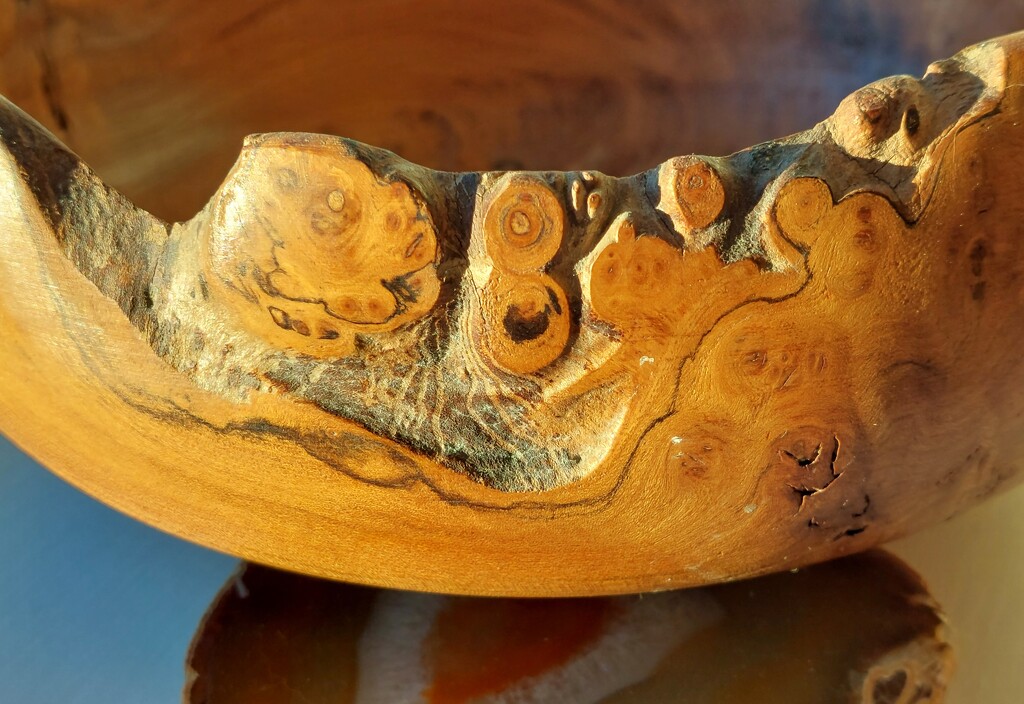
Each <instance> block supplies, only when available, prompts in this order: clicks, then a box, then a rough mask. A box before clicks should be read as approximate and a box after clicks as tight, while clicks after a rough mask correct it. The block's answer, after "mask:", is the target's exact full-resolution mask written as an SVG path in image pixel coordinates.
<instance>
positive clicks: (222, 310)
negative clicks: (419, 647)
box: [0, 35, 1024, 595]
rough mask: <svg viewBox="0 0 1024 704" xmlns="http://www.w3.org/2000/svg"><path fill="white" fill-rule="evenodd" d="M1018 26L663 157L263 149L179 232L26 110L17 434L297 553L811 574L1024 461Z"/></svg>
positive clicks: (432, 569) (68, 465)
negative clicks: (702, 152) (595, 164)
mask: <svg viewBox="0 0 1024 704" xmlns="http://www.w3.org/2000/svg"><path fill="white" fill-rule="evenodd" d="M1022 61H1024V53H1022V39H1021V38H1020V36H1016V35H1015V36H1010V37H1007V38H1004V39H1002V40H998V41H995V42H990V43H986V44H983V45H979V46H977V47H974V48H972V49H971V50H968V51H967V52H965V53H963V54H961V55H959V56H958V57H957V58H955V59H952V60H950V61H947V62H943V63H940V64H936V65H934V66H933V67H932V68H930V69H929V71H928V73H927V74H926V75H925V76H924V77H923V78H922V79H912V78H909V77H899V78H894V79H886V80H883V81H880V82H878V83H875V84H872V85H871V86H869V87H867V88H865V89H862V90H859V91H857V92H855V93H854V94H852V95H851V96H850V97H849V98H847V99H845V100H844V101H842V102H841V103H840V106H839V108H838V110H837V111H836V112H835V114H834V115H833V116H832V117H830V118H829V119H827V120H826V121H824V122H822V123H820V124H819V125H818V126H816V127H814V128H812V129H810V130H808V131H806V132H803V133H799V134H797V135H794V136H792V137H789V138H785V139H781V140H777V141H775V142H770V143H767V144H764V145H761V146H759V147H755V148H752V149H750V150H745V151H743V152H740V153H737V154H735V155H733V156H731V157H725V158H711V157H683V158H673V159H669V160H667V161H665V162H664V163H662V164H661V165H660V166H658V167H655V168H653V169H651V170H649V171H646V172H643V173H641V174H639V175H637V176H633V177H626V178H616V177H612V176H608V175H605V174H603V173H600V172H598V171H592V170H585V171H574V172H527V171H514V172H506V171H497V172H484V173H478V172H459V173H455V172H441V171H433V170H430V169H427V168H424V167H421V166H417V165H414V164H411V163H409V162H406V161H404V160H402V159H401V158H399V157H396V156H395V155H394V154H391V153H389V152H385V151H383V150H380V149H377V148H373V147H368V146H365V145H363V144H360V143H357V142H352V141H348V140H343V139H339V138H334V137H327V136H322V135H310V134H299V133H274V134H265V135H259V136H255V137H252V138H250V139H249V140H248V141H247V142H246V143H245V145H244V147H243V149H242V152H241V154H240V156H239V157H238V160H237V161H236V163H235V165H234V167H232V168H231V170H230V172H229V174H228V176H227V179H226V180H225V181H224V182H223V183H222V185H221V186H220V187H219V188H218V189H217V191H216V193H215V195H214V197H213V199H212V200H211V201H210V202H209V203H208V205H207V206H206V207H205V208H204V209H203V210H202V211H201V212H200V213H199V214H198V215H197V216H196V217H194V218H192V219H191V220H188V221H186V222H182V223H177V224H169V223H166V222H164V221H163V220H161V219H159V218H157V217H155V216H153V215H150V214H149V213H148V212H146V211H144V210H141V209H139V208H137V207H136V206H135V205H133V204H132V203H131V202H129V201H128V200H126V199H125V198H124V197H122V196H121V195H120V194H118V193H117V192H116V191H113V190H111V189H109V188H108V187H107V186H106V185H105V184H104V183H103V182H102V181H101V180H100V179H99V178H98V177H97V176H96V175H95V174H94V173H93V172H92V171H91V170H89V169H88V167H86V166H84V165H83V164H82V162H80V161H79V159H78V158H77V157H76V156H74V155H73V154H71V153H70V152H68V151H66V150H65V148H64V147H62V146H61V145H60V143H59V142H58V141H56V140H55V139H54V138H53V137H52V136H51V135H49V134H47V133H46V132H44V131H43V130H42V129H41V128H40V127H39V126H38V125H36V124H35V123H34V122H32V121H31V120H30V119H29V118H28V117H27V116H25V115H24V114H23V113H21V112H20V111H18V110H17V109H16V108H14V107H13V106H11V105H9V104H8V105H6V106H5V107H4V110H3V115H2V119H0V130H2V136H3V141H4V145H5V148H6V149H5V154H4V163H3V166H2V168H0V172H2V176H3V189H2V198H3V208H2V217H3V221H2V224H3V229H4V234H3V237H4V240H3V242H4V257H3V259H2V261H0V270H2V276H0V301H2V303H0V325H2V326H3V329H4V331H5V339H4V343H3V345H2V346H0V383H2V384H3V386H4V389H5V393H4V394H3V396H2V397H0V420H2V426H0V427H2V430H3V431H4V432H5V433H6V434H8V435H9V436H10V437H11V438H12V439H13V440H14V441H15V442H17V443H18V444H20V445H21V446H22V447H24V448H26V449H27V450H28V451H30V452H31V453H32V454H33V455H35V456H36V457H37V458H39V459H40V460H41V461H43V462H44V463H45V464H47V466H49V467H51V468H53V469H54V470H55V471H57V472H58V473H60V474H61V475H62V476H65V477H67V478H68V479H69V480H71V481H72V482H74V483H75V484H76V485H78V486H80V487H82V488H83V489H85V490H86V491H88V492H89V493H92V494H94V495H96V496H98V497H99V498H101V499H103V500H105V501H107V502H109V503H111V504H112V505H114V506H117V507H118V508H121V509H122V510H125V511H126V512H128V513H130V514H132V515H134V516H137V517H139V518H141V519H143V520H146V521H148V522H150V523H153V524H155V525H158V526H160V527H162V528H164V529H166V530H169V531H171V532H174V533H176V534H178V535H181V536H183V537H187V538H190V539H193V540H197V541H199V542H202V543H204V544H207V545H211V546H214V547H217V548H219V549H222V550H226V551H228V552H232V553H234V554H238V555H242V556H245V557H248V558H251V559H254V560H259V561H263V562H268V563H271V564H275V565H279V566H284V567H288V568H291V569H295V570H299V571H303V572H307V573H311V574H318V575H324V576H330V577H335V578H341V579H348V580H353V581H360V582H368V583H373V584H379V585H385V586H400V587H407V588H415V589H425V590H432V591H443V592H462V593H480V594H522V595H527V594H528V595H555V594H596V593H613V592H625V591H637V590H650V589H660V588H667V587H675V586H687V585H694V584H702V583H707V582H714V581H720V580H725V579H731V578H736V577H740V576H749V575H753V574H760V573H763V572H767V571H773V570H779V569H785V568H788V567H793V566H798V565H803V564H807V563H809V562H815V561H819V560H823V559H827V558H830V557H834V556H837V555H842V554H845V553H848V552H853V551H857V550H861V549H864V548H867V547H869V546H871V545H875V544H878V543H880V542H882V541H885V540H888V539H890V538H893V537H896V536H899V535H904V534H906V533H908V532H910V531H912V530H914V529H916V528H918V527H921V526H923V525H926V524H928V523H931V522H934V521H936V520H939V519H942V518H944V517H946V516H948V515H951V514H952V513H954V512H956V511H957V510H960V509H962V508H964V507H966V506H969V505H971V504H973V503H975V502H977V501H978V500H980V499H982V498H984V497H985V496H987V495H989V494H991V493H993V492H995V491H997V490H999V489H1001V488H1003V487H1005V486H1009V485H1010V484H1012V483H1013V481H1015V478H1016V476H1018V468H1019V463H1020V458H1021V456H1022V450H1024V448H1022V447H1021V445H1022V443H1024V440H1022V439H1021V438H1020V436H1021V433H1020V429H1021V428H1020V420H1019V418H1020V417H1021V415H1022V412H1024V394H1021V393H1020V392H1019V391H1018V390H1019V389H1020V381H1021V379H1020V377H1021V374H1022V373H1024V369H1022V367H1021V364H1020V363H1019V360H1018V355H1017V354H1016V353H1015V350H1016V349H1018V348H1019V345H1020V343H1021V340H1020V335H1021V333H1020V332H1019V331H1017V330H1016V329H1015V327H1014V326H1013V325H1012V324H1009V322H1010V321H1012V320H1014V319H1015V316H1016V314H1017V313H1019V311H1020V308H1021V304H1022V301H1024V293H1022V283H1021V281H1022V280H1021V277H1020V274H1021V267H1022V263H1021V257H1020V253H1019V251H1018V248H1019V247H1020V246H1021V245H1020V239H1019V237H1018V236H1017V228H1018V223H1019V222H1020V221H1021V214H1022V213H1021V209H1022V208H1024V205H1022V202H1021V201H1022V198H1021V197H1020V196H1021V193H1020V189H1021V185H1020V182H1019V179H1017V178H1016V177H1015V174H1016V163H1017V160H1018V159H1019V156H1020V154H1021V153H1022V151H1024V143H1022V140H1024V134H1022V132H1021V128H1020V111H1021V107H1022V96H1021V92H1020V85H1021V83H1022V80H1021V73H1022V71H1024V68H1022V66H1021V62H1022Z"/></svg>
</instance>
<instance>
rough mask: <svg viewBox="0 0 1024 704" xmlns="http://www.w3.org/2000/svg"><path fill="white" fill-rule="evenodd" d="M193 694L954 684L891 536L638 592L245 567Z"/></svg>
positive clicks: (555, 695) (710, 690)
mask: <svg viewBox="0 0 1024 704" xmlns="http://www.w3.org/2000/svg"><path fill="white" fill-rule="evenodd" d="M188 666H189V672H190V683H189V685H188V686H187V688H186V701H187V702H190V703H191V704H199V703H200V702H203V703H205V704H232V703H234V702H246V704H259V703H261V702H267V703H270V702H273V703H275V704H282V703H286V702H306V703H311V702H313V703H315V702H353V703H355V704H373V703H377V702H380V703H384V704H400V703H403V702H409V703H412V702H429V703H437V704H440V703H441V702H445V703H457V702H493V703H495V704H497V703H501V702H556V701H557V702H608V703H612V702H614V703H616V704H619V703H625V702H659V703H660V702H687V703H689V704H705V703H706V704H711V703H716V704H727V703H732V702H737V703H739V702H744V703H746V702H760V703H763V704H770V703H773V702H778V703H779V704H782V703H783V702H784V703H786V704H800V703H802V702H806V703H807V704H822V703H827V702H844V703H845V702H866V703H868V704H909V703H911V702H939V701H942V700H943V695H944V692H945V686H946V679H947V677H948V675H949V668H950V656H949V648H948V646H947V645H946V644H945V642H944V640H943V636H942V622H941V618H940V616H939V614H938V612H937V607H936V605H935V604H934V602H933V601H932V600H931V598H930V597H929V595H928V593H927V591H926V590H925V587H924V585H923V584H922V583H921V581H920V579H919V578H918V577H917V576H916V575H915V574H913V572H911V571H910V570H909V568H907V567H906V566H905V565H904V564H903V563H901V562H900V561H898V560H897V559H896V558H894V557H892V556H890V555H888V554H886V553H883V552H880V551H876V552H871V553H867V554H864V555H859V556H854V557H848V558H844V559H842V560H838V561H834V562H831V563H827V564H824V565H818V566H815V567H812V568H808V569H803V570H799V571H796V572H789V573H784V574H779V575H773V576H769V577H763V578H760V579H756V580H751V581H746V582H737V583H734V584H728V585H721V586H716V587H708V588H703V589H691V590H684V591H675V592H661V593H657V594H646V595H638V596H626V597H610V598H592V599H532V600H530V599H480V598H465V597H450V596H440V595H429V594H416V593H410V592H398V591H388V590H379V589H368V588H365V587H357V586H352V585H347V584H341V583H334V582H327V581H323V580H317V579H312V578H309V577H302V576H298V575H293V574H288V573H284V572H278V571H274V570H270V569H268V568H263V567H259V566H255V565H248V566H246V567H244V568H243V570H242V571H241V572H240V573H239V574H238V575H236V576H235V577H234V578H233V579H231V580H229V582H228V584H227V585H226V586H225V588H224V590H223V591H222V593H221V595H220V597H219V598H218V599H217V600H216V601H215V603H214V605H213V607H212V609H211V611H210V612H209V613H208V614H207V617H206V619H205V620H204V622H203V624H202V625H201V626H200V629H199V632H198V633H197V636H196V640H195V642H194V643H193V649H192V652H191V653H190V656H189V663H188Z"/></svg>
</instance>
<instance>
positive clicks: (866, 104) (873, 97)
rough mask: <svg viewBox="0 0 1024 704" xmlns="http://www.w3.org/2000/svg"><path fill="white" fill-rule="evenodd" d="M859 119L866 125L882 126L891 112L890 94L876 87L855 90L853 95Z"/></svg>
mask: <svg viewBox="0 0 1024 704" xmlns="http://www.w3.org/2000/svg"><path fill="white" fill-rule="evenodd" d="M854 101H855V104H856V105H857V109H858V110H859V111H860V116H861V119H862V120H863V121H864V122H865V123H867V124H868V125H870V126H872V127H875V126H884V125H885V124H886V123H888V121H889V116H890V114H891V112H892V96H890V95H887V94H885V93H883V92H882V91H880V90H878V89H877V88H864V89H862V90H859V91H857V93H855V97H854Z"/></svg>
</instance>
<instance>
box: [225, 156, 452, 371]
mask: <svg viewBox="0 0 1024 704" xmlns="http://www.w3.org/2000/svg"><path fill="white" fill-rule="evenodd" d="M213 213H214V217H213V219H212V220H211V222H210V224H209V227H208V231H207V233H206V236H207V237H208V247H207V261H206V269H207V271H206V274H207V280H208V282H210V285H211V287H212V289H213V290H214V294H215V295H216V296H217V297H218V298H220V299H222V302H223V304H224V306H225V308H226V309H227V310H229V311H231V313H233V314H234V315H235V316H237V318H238V319H239V321H240V322H241V323H242V324H243V325H245V326H246V327H248V328H249V329H250V330H251V331H252V332H254V333H256V334H257V335H258V336H259V337H260V338H262V339H264V340H266V341H267V342H269V343H271V344H272V345H274V346H276V347H279V348H281V349H289V350H295V351H299V352H302V353H304V354H310V355H315V356H327V357H330V356H339V355H345V354H348V353H350V352H351V350H352V344H353V340H354V336H355V335H356V334H357V333H359V334H372V333H386V332H389V331H392V330H395V329H397V328H398V327H400V326H401V325H404V324H406V323H408V322H412V321H414V320H417V319H419V318H421V317H423V316H425V315H426V314H428V313H429V312H430V311H431V310H432V308H433V305H434V302H435V301H436V299H437V296H438V292H439V290H440V282H439V279H438V278H437V275H436V267H435V258H436V256H437V231H436V228H435V227H434V224H433V222H432V220H431V217H430V213H429V210H428V209H427V208H426V205H425V204H424V202H423V201H422V198H421V197H420V196H419V194H418V193H417V192H414V191H413V190H412V188H411V187H410V186H409V185H408V184H406V183H404V182H401V181H395V182H392V183H382V182H381V181H380V180H378V179H377V177H376V176H375V175H374V173H373V172H372V171H371V170H370V169H369V167H368V166H366V164H364V163H362V162H361V161H359V160H358V159H356V158H355V157H352V156H350V155H348V154H346V153H344V152H343V151H337V152H330V151H325V150H323V149H306V148H302V146H301V145H295V144H280V143H277V142H270V141H267V140H264V141H263V142H260V143H259V144H254V145H251V146H248V147H247V148H246V150H244V151H243V154H242V156H241V157H240V159H239V162H238V164H236V166H235V169H234V170H233V171H232V174H231V175H230V176H229V179H228V182H227V185H226V186H225V187H224V189H222V191H221V193H220V194H219V195H218V197H217V199H216V201H215V203H214V207H213Z"/></svg>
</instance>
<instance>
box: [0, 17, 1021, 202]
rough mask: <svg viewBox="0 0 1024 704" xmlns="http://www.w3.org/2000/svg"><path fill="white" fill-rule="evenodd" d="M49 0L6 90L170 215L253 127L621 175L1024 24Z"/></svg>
mask: <svg viewBox="0 0 1024 704" xmlns="http://www.w3.org/2000/svg"><path fill="white" fill-rule="evenodd" d="M38 5H39V4H38V3H17V8H16V9H11V10H10V11H9V12H8V14H9V15H10V13H14V15H13V16H9V17H6V18H0V19H2V21H0V29H2V28H3V26H6V27H7V29H8V32H7V34H8V35H9V36H8V39H7V43H9V47H8V50H7V52H6V61H5V68H4V69H3V70H2V72H0V88H2V90H3V91H4V92H5V93H6V94H7V95H8V97H9V98H11V99H12V100H14V101H15V102H16V103H18V104H19V105H21V106H22V107H23V108H25V109H26V110H28V111H29V112H30V113H31V114H33V115H34V116H35V117H37V118H38V119H41V120H42V121H43V122H44V123H45V124H47V126H49V127H50V128H51V129H53V130H54V131H55V132H56V133H57V134H58V135H59V136H60V137H62V138H63V139H64V140H65V141H66V142H68V143H69V144H70V145H71V146H72V147H73V148H74V149H75V150H76V151H78V152H79V154H81V156H82V157H83V158H84V159H85V160H86V161H87V162H89V163H90V164H91V165H92V166H93V167H94V168H95V169H96V170H97V171H98V172H99V173H100V175H101V176H102V177H103V178H104V179H105V180H107V181H108V182H109V183H110V184H111V185H113V186H115V187H117V188H119V189H121V190H122V191H124V192H125V193H126V195H128V196H129V197H130V198H132V199H133V200H135V201H136V202H137V203H138V204H139V205H141V206H143V207H145V208H147V209H149V210H151V211H153V212H154V213H156V214H157V215H159V216H161V217H164V218H168V219H184V218H188V217H190V216H191V215H193V214H194V213H195V212H196V210H198V209H199V208H200V207H202V205H203V203H204V202H205V201H206V199H207V198H208V197H209V196H210V194H211V193H212V192H213V190H214V189H215V188H216V186H217V184H218V183H219V182H220V181H221V180H222V179H223V177H224V174H225V173H226V172H227V169H228V168H229V166H230V164H231V163H232V162H233V161H234V159H235V157H236V155H237V153H238V149H239V146H240V143H241V139H242V137H243V136H244V135H246V134H248V133H254V132H267V131H278V130H282V131H309V132H325V133H331V134H339V135H343V136H346V137H351V138H354V139H358V140H361V141H364V142H367V143H371V144H374V145H377V146H381V147H385V148H389V149H392V150H394V151H396V152H398V153H399V154H400V155H401V156H403V157H405V158H407V159H410V160H412V161H415V162H418V163H421V164H423V165H426V166H431V167H434V168H438V169H446V170H488V169H497V170H502V169H513V168H515V169H558V170H569V169H578V168H589V169H597V170H601V171H604V172H607V173H611V174H616V175H625V174H628V173H633V172H636V171H640V170H643V169H646V168H649V167H651V166H653V165H654V164H656V163H658V162H660V161H662V160H664V159H666V158H668V157H670V156H673V155H678V154H687V153H703V154H727V153H730V152H732V151H735V150H737V149H741V148H743V147H746V146H750V145H752V144H755V143H757V142H760V141H764V140H767V139H770V138H772V137H779V136H783V135H786V134H789V133H792V132H795V131H798V130H801V129H805V128H807V127H810V126H811V125H813V124H814V123H815V122H817V121H819V120H821V119H823V118H824V117H826V116H827V115H828V114H829V113H831V112H832V110H833V109H834V108H835V106H836V104H837V103H838V102H839V100H840V99H841V98H842V97H843V96H844V95H846V94H848V93H849V92H851V91H852V90H854V89H856V88H857V87H859V86H861V85H863V84H865V83H868V82H870V81H872V80H874V79H876V78H879V77H882V76H885V75H889V74H893V73H906V72H909V73H914V74H920V73H921V72H923V70H924V68H925V67H926V65H927V64H928V62H929V61H931V60H933V59H937V58H943V57H945V56H947V55H949V54H950V53H953V52H955V51H957V50H958V49H959V48H961V47H963V46H964V45H967V44H969V43H972V42H974V41H977V40H980V39H983V38H985V37H986V36H994V35H998V34H1002V33H1005V32H1007V31H1010V30H1012V29H1015V28H1017V27H1019V26H1021V24H1022V22H1024V9H1022V8H1021V3H1019V2H995V3H992V4H991V5H990V6H989V7H987V9H986V12H985V13H979V12H977V11H976V10H972V9H971V5H970V0H959V1H957V2H947V3H942V4H941V6H936V4H934V3H931V4H930V3H927V2H924V1H923V0H918V1H915V2H906V3H887V2H881V1H869V2H821V1H814V0H785V1H784V2H781V3H753V2H740V1H738V0H727V1H722V2H714V3H709V2H699V1H697V0H644V1H641V2H637V1H636V0H574V1H573V2H563V1H555V0H518V1H517V2H507V3H506V2H494V3H492V2H475V1H471V0H432V1H431V2H422V1H416V0H373V1H365V2H364V1H360V0H347V1H345V2H336V3H323V2H317V1H315V0H295V1H293V2H287V3H284V2H267V3H264V4H263V5H254V4H242V3H199V2H184V1H182V0H175V1H171V0H162V1H161V2H156V3H153V2H148V1H143V0H131V1H130V2H126V3H119V4H118V5H117V7H116V8H115V7H114V6H112V5H109V4H105V3H102V2H99V0H85V1H84V2H75V3H74V7H73V8H67V9H65V10H63V11H61V12H50V13H49V14H46V15H44V14H42V12H43V11H42V10H41V9H40V8H39V7H38ZM14 6H15V4H13V3H12V4H11V5H10V7H12V8H13V7H14Z"/></svg>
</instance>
